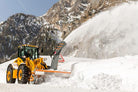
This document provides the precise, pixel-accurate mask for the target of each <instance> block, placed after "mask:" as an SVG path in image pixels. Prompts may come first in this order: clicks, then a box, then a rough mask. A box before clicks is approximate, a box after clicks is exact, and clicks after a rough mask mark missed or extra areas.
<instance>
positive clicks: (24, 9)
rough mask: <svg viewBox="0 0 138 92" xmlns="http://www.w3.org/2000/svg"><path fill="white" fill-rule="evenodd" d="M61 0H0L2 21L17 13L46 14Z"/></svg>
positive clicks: (0, 18)
mask: <svg viewBox="0 0 138 92" xmlns="http://www.w3.org/2000/svg"><path fill="white" fill-rule="evenodd" d="M58 1H59V0H0V22H2V21H5V20H7V19H8V18H9V17H10V16H12V15H13V14H16V13H25V14H31V15H35V16H41V15H43V14H45V13H46V12H47V11H48V9H49V8H51V7H52V6H53V4H55V3H56V2H58Z"/></svg>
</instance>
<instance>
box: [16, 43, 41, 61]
mask: <svg viewBox="0 0 138 92" xmlns="http://www.w3.org/2000/svg"><path fill="white" fill-rule="evenodd" d="M18 57H20V58H21V59H22V60H23V61H25V58H27V57H29V58H30V59H32V60H34V59H37V58H39V48H38V47H37V46H34V45H22V46H19V47H18Z"/></svg>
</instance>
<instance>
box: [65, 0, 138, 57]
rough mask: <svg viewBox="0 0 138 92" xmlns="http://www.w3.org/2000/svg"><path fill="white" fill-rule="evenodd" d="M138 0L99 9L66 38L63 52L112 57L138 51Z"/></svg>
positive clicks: (85, 55)
mask: <svg viewBox="0 0 138 92" xmlns="http://www.w3.org/2000/svg"><path fill="white" fill-rule="evenodd" d="M137 16H138V2H130V3H125V4H122V5H120V6H116V8H113V9H110V10H107V11H105V12H102V13H99V14H98V15H97V16H95V17H94V18H92V19H90V20H88V21H87V22H86V23H84V24H83V25H82V26H80V27H79V28H77V29H76V30H74V31H73V32H72V33H71V34H70V35H69V36H68V37H67V38H66V39H65V41H66V42H67V46H66V48H65V49H64V51H63V53H64V55H70V56H72V55H73V56H77V57H88V58H111V57H116V56H125V55H137V54H138V17H137Z"/></svg>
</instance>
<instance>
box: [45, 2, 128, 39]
mask: <svg viewBox="0 0 138 92" xmlns="http://www.w3.org/2000/svg"><path fill="white" fill-rule="evenodd" d="M127 1H129V0H60V1H59V2H58V3H56V4H55V5H53V7H51V8H50V9H49V10H48V12H47V13H46V14H44V15H43V17H44V19H46V21H48V22H49V23H50V24H53V25H54V27H56V28H57V29H58V30H61V31H62V32H63V35H62V37H63V38H65V37H66V36H67V35H68V34H70V32H72V31H73V30H74V29H76V28H77V27H79V26H80V25H81V24H82V23H83V22H85V21H87V20H88V19H90V18H92V17H93V16H95V14H98V13H99V12H101V11H104V10H106V9H109V8H110V7H112V6H115V5H119V4H120V3H123V2H127ZM51 17H52V18H51Z"/></svg>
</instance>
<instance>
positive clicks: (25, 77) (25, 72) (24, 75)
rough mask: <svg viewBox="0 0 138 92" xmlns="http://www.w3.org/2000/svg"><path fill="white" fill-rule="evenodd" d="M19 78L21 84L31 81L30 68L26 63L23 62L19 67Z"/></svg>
mask: <svg viewBox="0 0 138 92" xmlns="http://www.w3.org/2000/svg"><path fill="white" fill-rule="evenodd" d="M21 71H22V72H21ZM17 79H18V83H19V84H27V82H29V79H30V69H29V68H28V67H27V66H26V65H25V64H21V65H20V66H19V67H18V72H17Z"/></svg>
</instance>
